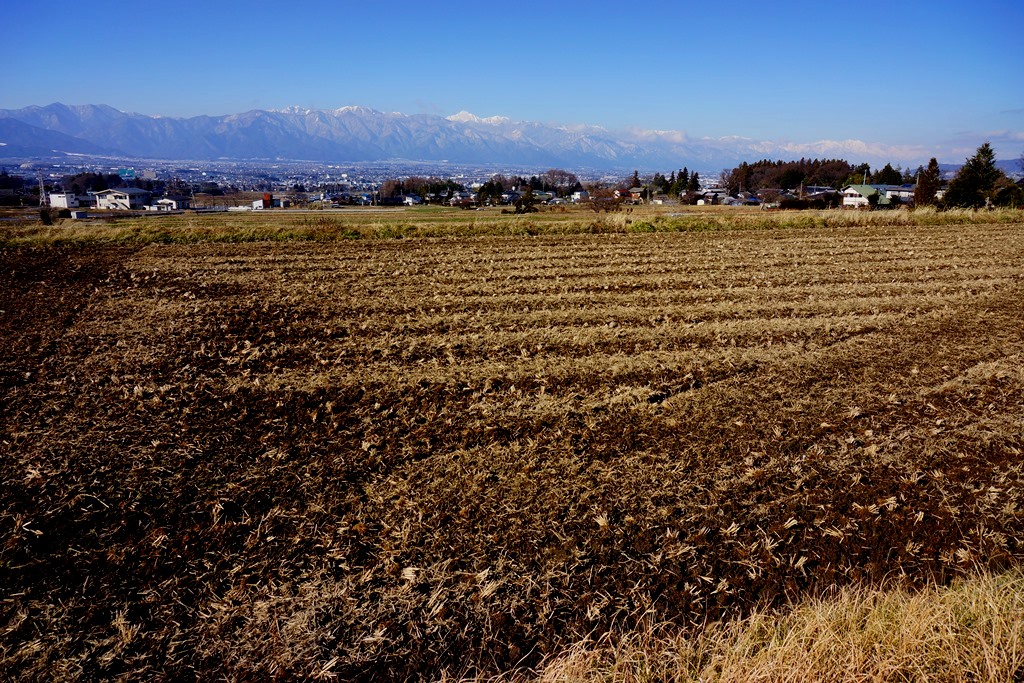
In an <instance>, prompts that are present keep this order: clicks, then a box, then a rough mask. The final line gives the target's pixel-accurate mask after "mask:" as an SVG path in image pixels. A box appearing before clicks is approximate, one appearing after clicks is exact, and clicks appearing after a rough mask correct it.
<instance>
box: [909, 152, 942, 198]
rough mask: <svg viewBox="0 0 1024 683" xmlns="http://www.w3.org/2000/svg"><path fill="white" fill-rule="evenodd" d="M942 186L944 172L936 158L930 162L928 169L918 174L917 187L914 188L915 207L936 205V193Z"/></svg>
mask: <svg viewBox="0 0 1024 683" xmlns="http://www.w3.org/2000/svg"><path fill="white" fill-rule="evenodd" d="M941 186H942V171H940V170H939V162H938V161H936V160H935V157H932V158H931V161H929V162H928V168H926V169H921V171H920V172H919V173H918V174H917V187H915V188H914V205H915V206H929V205H932V204H935V203H936V201H937V200H936V199H935V193H936V192H938V191H939V188H940V187H941Z"/></svg>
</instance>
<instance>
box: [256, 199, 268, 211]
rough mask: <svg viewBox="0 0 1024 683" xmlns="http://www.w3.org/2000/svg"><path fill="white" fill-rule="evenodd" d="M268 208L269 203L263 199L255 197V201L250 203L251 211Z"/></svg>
mask: <svg viewBox="0 0 1024 683" xmlns="http://www.w3.org/2000/svg"><path fill="white" fill-rule="evenodd" d="M269 208H270V205H269V204H268V203H267V201H266V200H265V199H257V200H256V201H254V202H253V203H252V210H253V211H262V210H263V209H269Z"/></svg>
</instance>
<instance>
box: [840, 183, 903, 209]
mask: <svg viewBox="0 0 1024 683" xmlns="http://www.w3.org/2000/svg"><path fill="white" fill-rule="evenodd" d="M914 189H915V186H914V185H847V186H846V187H844V188H843V206H844V207H847V206H850V207H853V208H858V209H859V208H861V207H865V206H869V205H870V204H871V202H869V201H868V197H871V196H872V195H878V205H879V206H889V205H890V204H893V203H894V202H895V203H897V204H906V203H908V202H911V201H913V199H914Z"/></svg>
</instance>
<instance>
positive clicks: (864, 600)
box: [490, 569, 1024, 683]
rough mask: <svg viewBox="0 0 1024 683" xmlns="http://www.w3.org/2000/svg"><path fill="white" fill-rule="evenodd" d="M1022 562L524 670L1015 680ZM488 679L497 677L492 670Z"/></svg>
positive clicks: (641, 682) (632, 680)
mask: <svg viewBox="0 0 1024 683" xmlns="http://www.w3.org/2000/svg"><path fill="white" fill-rule="evenodd" d="M1022 676H1024V573H1022V572H1021V570H1019V569H1015V570H1012V571H1009V572H1007V573H1005V574H980V575H976V576H973V577H969V578H964V579H960V580H958V581H956V582H955V583H953V584H952V585H950V586H932V587H930V588H927V589H925V590H921V591H916V592H908V591H903V590H888V591H885V590H880V589H872V588H846V589H843V590H841V591H839V592H838V593H836V594H835V595H832V596H829V597H823V598H819V599H815V600H812V601H808V602H806V603H803V604H800V605H796V606H794V607H792V608H791V609H789V611H785V612H783V613H777V612H759V613H756V614H754V615H752V616H750V617H748V618H746V619H742V620H737V621H732V622H728V623H724V624H723V623H715V624H712V625H710V626H709V627H707V628H706V629H705V630H704V631H703V632H701V633H700V634H699V635H697V636H694V637H687V636H684V635H671V634H666V633H665V632H663V630H661V629H658V628H652V629H648V630H646V631H638V632H633V633H628V634H625V635H622V634H620V635H619V636H617V637H616V638H615V639H614V640H613V639H611V638H603V639H601V640H600V641H598V642H583V643H578V644H576V645H575V646H573V647H571V648H569V649H568V650H567V651H565V652H564V653H562V654H561V655H559V656H557V657H554V658H552V659H550V660H549V661H548V662H546V664H545V665H544V666H543V667H542V668H541V669H540V671H539V672H537V673H535V674H533V675H530V676H520V677H514V676H511V677H506V678H504V679H502V680H506V681H511V680H533V681H539V682H541V683H590V682H596V681H602V682H606V683H647V682H652V681H679V682H685V681H692V682H694V683H696V682H698V681H700V682H702V683H710V682H712V681H714V682H718V683H732V682H736V683H740V682H743V683H751V682H758V681H837V682H839V681H842V682H847V681H849V682H854V681H857V682H860V681H950V682H952V681H990V682H992V683H996V682H997V681H998V682H1006V681H1020V680H1022ZM490 680H494V679H490Z"/></svg>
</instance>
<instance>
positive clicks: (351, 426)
mask: <svg viewBox="0 0 1024 683" xmlns="http://www.w3.org/2000/svg"><path fill="white" fill-rule="evenodd" d="M424 215H428V214H424ZM894 215H896V214H894ZM901 215H902V216H904V218H901V219H900V220H895V219H894V220H893V221H891V222H888V223H887V222H886V221H884V220H880V219H871V220H867V221H863V224H859V223H858V221H860V219H852V218H851V219H849V223H850V224H848V225H844V226H843V227H833V226H831V225H830V224H829V223H828V220H829V219H828V217H827V216H826V217H825V218H819V219H814V218H813V217H812V218H811V219H804V218H800V219H799V221H804V222H806V223H807V225H804V226H803V227H801V226H802V223H800V222H795V223H794V224H792V225H782V227H776V228H774V229H772V226H770V225H764V224H762V222H763V220H764V219H762V218H760V217H756V216H751V217H750V218H749V219H747V220H749V222H750V223H751V224H750V225H743V224H742V219H741V220H739V225H738V229H724V227H723V225H721V220H720V219H718V218H714V217H712V218H710V219H709V218H707V217H703V218H700V219H699V220H700V221H704V223H702V225H704V224H706V223H708V221H712V222H714V223H715V225H714V226H712V227H716V226H717V227H716V229H704V230H696V229H694V230H684V231H682V232H666V231H661V230H662V229H663V228H665V227H666V226H668V227H671V221H673V220H676V221H683V222H685V221H686V220H693V221H696V220H698V219H696V218H694V219H688V218H685V217H684V218H672V217H668V216H655V217H651V218H645V219H644V220H641V219H640V217H637V220H636V221H635V223H642V224H643V225H644V228H643V229H642V230H637V231H635V232H633V231H631V226H632V227H636V226H635V223H630V224H627V223H625V221H622V222H620V223H618V224H617V228H618V229H603V228H608V227H609V226H611V227H615V226H614V225H612V224H613V223H614V221H615V220H618V219H611V218H607V217H603V216H602V217H595V218H593V219H590V218H588V219H586V221H585V224H584V225H583V227H581V228H579V229H577V230H571V229H569V228H567V227H565V225H567V224H563V223H558V224H557V225H555V227H550V226H549V227H545V224H544V223H543V222H542V219H533V222H532V223H527V222H524V221H523V220H522V219H520V218H519V217H515V218H508V219H507V220H508V221H509V223H508V225H511V226H512V227H513V228H515V229H509V230H489V229H485V228H480V227H479V226H477V227H474V226H472V225H468V224H469V223H470V222H472V221H475V220H476V219H475V218H470V217H466V218H464V217H462V216H460V217H459V218H458V220H459V221H462V224H463V227H462V228H459V229H456V230H448V231H447V232H446V231H445V230H443V229H441V228H429V227H428V228H424V227H423V224H415V225H413V224H406V227H404V228H401V229H391V228H389V227H388V226H387V225H384V224H383V223H382V224H380V225H379V226H378V227H375V228H373V230H375V231H376V232H375V233H374V234H372V235H369V234H364V233H363V232H360V230H364V231H365V230H366V228H365V225H364V226H363V227H362V228H361V227H360V225H359V224H358V223H351V224H349V223H345V224H339V223H336V222H332V220H315V219H309V218H305V217H303V218H296V219H293V220H294V221H295V225H294V226H292V227H290V228H289V230H292V231H293V232H289V233H287V234H284V235H277V236H268V233H266V232H263V233H260V232H253V231H252V230H251V227H252V226H249V227H246V226H241V227H233V228H230V230H234V232H232V233H231V235H233V237H229V238H228V239H226V240H224V241H217V240H216V239H212V238H211V235H210V234H204V230H206V228H204V226H202V225H199V226H197V225H195V224H194V223H193V224H185V223H184V221H185V220H186V219H178V218H175V219H171V220H172V221H174V220H177V221H179V222H178V223H171V226H172V227H171V228H169V229H167V228H164V229H160V230H163V232H160V230H157V229H153V228H150V227H148V226H152V225H159V224H156V223H150V222H146V221H143V222H142V223H140V224H137V225H136V224H132V225H127V226H125V227H123V228H118V227H117V226H114V228H115V229H120V230H122V233H120V234H122V237H121V238H119V239H117V240H105V239H103V238H101V237H98V236H97V235H99V234H100V233H99V230H100V228H80V229H76V230H78V231H79V232H77V233H75V239H63V238H59V237H54V233H52V232H51V233H47V235H46V236H43V237H45V240H49V241H48V242H47V243H46V244H42V243H41V242H39V240H41V239H43V237H40V234H37V233H34V232H32V230H28V229H22V228H19V229H18V233H17V234H16V235H14V234H13V233H12V234H8V235H6V236H5V239H6V244H7V246H6V247H4V248H3V249H0V283H2V288H0V321H2V323H0V339H2V341H3V345H4V348H5V351H6V352H5V354H4V355H3V357H0V382H2V384H0V477H2V479H3V483H2V486H0V590H2V594H0V624H3V625H4V626H3V628H4V630H3V631H2V635H0V662H2V664H3V666H4V668H5V670H6V671H8V672H12V673H11V675H13V676H14V677H20V678H60V679H69V680H70V679H75V678H81V679H96V678H116V677H118V676H128V677H130V678H135V679H138V678H149V677H173V678H189V677H197V678H213V677H216V676H224V677H227V678H269V677H273V676H280V677H285V678H296V677H307V678H309V677H316V676H325V677H327V676H330V675H336V676H338V677H339V678H340V679H343V680H344V679H352V678H368V677H374V678H376V679H377V680H388V679H394V680H403V679H406V678H409V677H414V676H426V677H437V676H438V675H439V674H440V672H442V671H447V672H448V673H449V674H453V675H458V674H462V673H465V672H470V671H473V670H477V671H480V672H484V673H488V672H496V671H507V670H509V669H511V668H513V667H515V666H518V665H524V666H529V665H533V664H536V663H537V662H538V661H541V660H542V659H543V658H545V657H548V656H552V655H556V654H557V653H558V652H559V650H560V649H561V648H563V647H565V646H567V645H569V644H571V643H573V642H575V641H576V640H579V639H581V638H583V637H585V636H587V635H588V634H593V633H604V632H609V631H616V630H623V631H629V630H630V629H635V628H637V627H638V626H640V625H643V624H649V623H659V624H669V625H671V626H673V627H674V628H677V629H679V630H681V631H688V630H699V629H700V628H702V627H703V626H704V625H705V624H708V623H710V622H713V621H715V620H719V619H724V618H730V617H734V616H738V615H742V614H745V613H747V612H749V611H750V610H752V609H755V608H759V607H766V606H775V605H781V604H784V603H785V602H786V601H787V600H790V599H793V598H796V597H799V596H802V595H814V594H819V593H822V592H824V591H827V590H829V589H832V588H834V587H837V586H849V585H859V584H867V585H882V584H884V585H899V586H907V587H915V586H921V585H924V584H925V583H927V582H929V581H936V580H937V581H939V582H944V581H947V580H949V579H951V578H952V577H955V576H958V575H961V574H964V573H966V572H970V571H974V570H976V569H979V568H989V569H994V570H1001V569H1005V568H1008V567H1012V566H1016V565H1018V564H1019V563H1020V560H1021V559H1022V558H1024V545H1022V543H1024V487H1022V483H1024V482H1022V479H1024V463H1022V462H1021V457H1020V456H1021V453H1022V450H1024V369H1022V368H1024V364H1022V362H1021V354H1022V352H1024V307H1022V306H1021V302H1022V301H1024V269H1022V265H1024V222H1022V221H1021V219H1020V216H1019V214H1018V216H1017V217H1016V219H1015V220H1010V221H1006V220H1004V221H1002V222H986V220H985V218H984V214H978V215H977V216H976V217H974V218H972V219H971V220H970V221H967V220H964V221H960V220H958V221H955V222H954V221H952V220H946V219H944V218H942V217H941V215H939V214H932V215H931V216H932V217H931V218H927V219H926V220H915V219H908V218H905V216H907V215H908V214H906V213H905V212H904V213H902V214H901ZM812 216H813V215H812ZM187 220H191V221H195V220H199V219H191V218H190V219H187ZM231 220H235V219H231ZM239 220H241V219H239ZM246 220H250V219H246ZM261 220H269V219H265V218H264V219H261ZM403 220H404V219H403ZM439 220H440V219H439ZM446 220H451V219H450V218H449V219H446ZM495 220H498V219H497V218H495ZM780 220H782V219H780ZM794 220H796V219H794ZM511 221H517V222H516V223H511ZM759 221H760V222H759ZM598 223H600V224H598ZM143 224H145V225H143ZM558 225H562V226H563V227H558ZM594 225H597V228H594ZM694 225H696V223H695V224H694ZM780 225H781V224H780ZM467 226H468V227H467ZM602 226H603V227H602ZM684 227H685V226H684ZM691 227H692V226H691ZM705 227H706V226H705ZM725 227H728V226H725ZM647 228H651V229H652V230H653V231H652V232H648V231H647ZM717 228H723V229H717ZM154 230H155V232H154ZM175 230H178V231H180V232H181V233H187V239H181V240H177V239H163V238H162V237H161V236H166V235H170V236H172V237H173V236H174V234H175ZM246 230H249V232H246ZM147 231H148V232H147ZM294 231H298V233H301V234H300V235H299V236H298V238H296V235H295V234H294ZM488 233H493V234H488ZM590 233H594V234H590ZM147 234H148V235H150V236H152V235H153V234H157V238H154V239H149V238H147V237H146V235H147ZM220 234H223V233H220ZM246 235H248V237H247V238H246ZM366 237H404V238H403V239H366ZM243 238H246V239H243ZM253 238H255V239H257V241H247V239H253ZM19 240H20V241H19ZM33 240H36V241H33ZM163 242H171V243H163ZM173 242H181V243H173Z"/></svg>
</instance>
